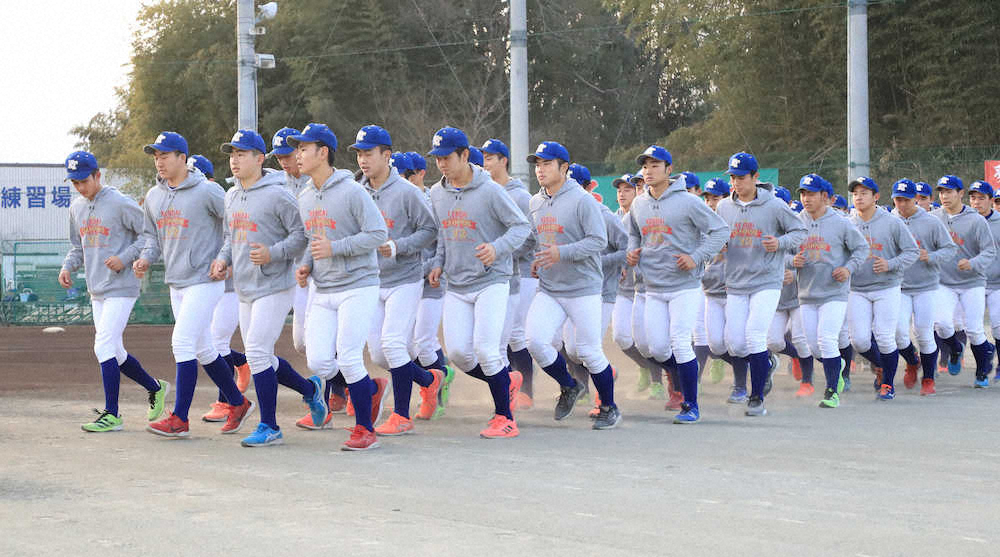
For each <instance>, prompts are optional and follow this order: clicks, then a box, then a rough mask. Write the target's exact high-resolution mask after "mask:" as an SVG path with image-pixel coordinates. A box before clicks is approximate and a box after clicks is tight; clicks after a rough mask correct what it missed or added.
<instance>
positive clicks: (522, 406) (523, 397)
mask: <svg viewBox="0 0 1000 557" xmlns="http://www.w3.org/2000/svg"><path fill="white" fill-rule="evenodd" d="M515 398H516V399H517V409H518V410H530V409H531V408H532V407H533V406H535V401H534V400H532V399H531V397H530V396H528V395H527V394H525V393H524V392H523V391H521V392H518V393H517V396H516V397H515Z"/></svg>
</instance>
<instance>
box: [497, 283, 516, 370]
mask: <svg viewBox="0 0 1000 557" xmlns="http://www.w3.org/2000/svg"><path fill="white" fill-rule="evenodd" d="M520 301H521V297H520V295H518V294H514V295H512V296H507V310H506V312H505V313H504V318H503V330H502V332H501V333H500V348H499V350H500V360H501V361H502V362H503V366H504V367H507V366H509V365H510V361H508V360H509V359H508V358H507V347H508V346H510V337H511V334H513V330H514V322H515V321H517V305H518V303H519V302H520Z"/></svg>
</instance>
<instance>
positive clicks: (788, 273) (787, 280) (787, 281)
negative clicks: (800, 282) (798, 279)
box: [781, 269, 795, 284]
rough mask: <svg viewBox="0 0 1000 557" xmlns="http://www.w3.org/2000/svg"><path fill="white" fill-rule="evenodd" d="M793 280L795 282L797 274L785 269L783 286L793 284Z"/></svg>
mask: <svg viewBox="0 0 1000 557" xmlns="http://www.w3.org/2000/svg"><path fill="white" fill-rule="evenodd" d="M793 280H795V273H793V272H791V271H789V270H788V269H785V278H784V279H783V280H782V281H781V284H792V281H793Z"/></svg>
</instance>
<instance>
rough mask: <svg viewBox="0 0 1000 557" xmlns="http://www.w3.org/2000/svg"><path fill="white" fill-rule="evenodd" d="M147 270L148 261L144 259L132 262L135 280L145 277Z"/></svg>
mask: <svg viewBox="0 0 1000 557" xmlns="http://www.w3.org/2000/svg"><path fill="white" fill-rule="evenodd" d="M148 269H149V261H146V260H145V259H141V258H140V259H136V260H135V261H133V262H132V272H133V273H135V278H142V277H144V276H146V271H147V270H148Z"/></svg>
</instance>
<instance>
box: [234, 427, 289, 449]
mask: <svg viewBox="0 0 1000 557" xmlns="http://www.w3.org/2000/svg"><path fill="white" fill-rule="evenodd" d="M282 438H283V436H282V435H281V431H280V430H277V429H274V428H272V427H271V426H269V425H267V424H263V423H262V424H257V429H256V430H255V431H254V432H253V433H251V434H250V435H247V436H246V438H244V439H243V441H242V442H240V444H241V445H243V446H244V447H269V446H271V445H280V444H281V443H282V442H283V441H282Z"/></svg>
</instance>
